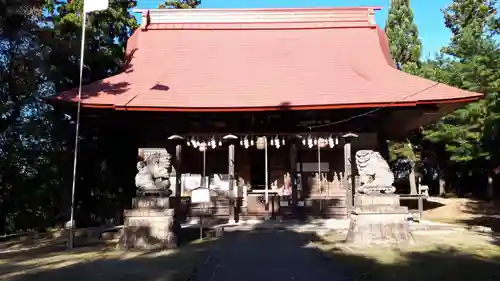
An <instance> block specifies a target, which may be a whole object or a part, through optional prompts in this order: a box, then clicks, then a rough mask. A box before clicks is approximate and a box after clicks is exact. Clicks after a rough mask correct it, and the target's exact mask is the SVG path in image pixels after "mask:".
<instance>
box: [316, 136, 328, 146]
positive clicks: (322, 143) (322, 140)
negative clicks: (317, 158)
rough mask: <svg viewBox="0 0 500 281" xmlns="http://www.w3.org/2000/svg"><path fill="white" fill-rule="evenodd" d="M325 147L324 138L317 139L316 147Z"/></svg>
mask: <svg viewBox="0 0 500 281" xmlns="http://www.w3.org/2000/svg"><path fill="white" fill-rule="evenodd" d="M325 146H326V140H325V139H324V138H319V139H318V147H325Z"/></svg>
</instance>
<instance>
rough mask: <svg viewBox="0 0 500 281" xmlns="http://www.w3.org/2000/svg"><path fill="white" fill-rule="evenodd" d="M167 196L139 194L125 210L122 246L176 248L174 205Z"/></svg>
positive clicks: (126, 247) (133, 247)
mask: <svg viewBox="0 0 500 281" xmlns="http://www.w3.org/2000/svg"><path fill="white" fill-rule="evenodd" d="M168 202H169V198H168V197H137V198H134V199H133V201H132V204H133V208H134V209H132V210H125V213H124V220H125V221H124V225H123V233H122V236H121V237H120V243H119V245H120V248H122V249H161V248H177V237H176V231H175V225H174V209H171V208H169V204H168Z"/></svg>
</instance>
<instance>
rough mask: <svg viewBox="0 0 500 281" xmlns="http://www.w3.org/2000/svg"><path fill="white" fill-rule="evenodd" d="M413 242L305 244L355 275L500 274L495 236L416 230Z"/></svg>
mask: <svg viewBox="0 0 500 281" xmlns="http://www.w3.org/2000/svg"><path fill="white" fill-rule="evenodd" d="M414 239H415V242H414V244H412V245H408V246H403V247H401V248H395V247H388V246H386V247H383V246H377V247H359V246H352V245H346V244H344V243H343V239H342V237H339V236H330V237H323V238H322V239H321V240H320V241H316V242H312V243H311V244H310V245H309V247H314V248H317V249H320V250H321V251H323V253H324V254H325V258H326V259H329V260H330V261H331V263H332V266H336V267H341V268H344V269H345V270H346V271H347V272H348V273H347V275H348V276H349V279H348V280H357V281H387V280H394V281H399V280H401V281H421V280H425V281H441V280H454V281H469V280H476V281H494V280H500V247H499V246H498V244H499V241H498V238H496V237H493V236H491V235H485V234H480V233H475V232H472V231H467V230H461V231H459V230H448V231H422V232H415V233H414Z"/></svg>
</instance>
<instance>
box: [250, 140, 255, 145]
mask: <svg viewBox="0 0 500 281" xmlns="http://www.w3.org/2000/svg"><path fill="white" fill-rule="evenodd" d="M254 144H255V143H254V142H253V138H250V145H251V146H254Z"/></svg>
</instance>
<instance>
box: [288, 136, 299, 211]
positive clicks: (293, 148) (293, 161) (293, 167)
mask: <svg viewBox="0 0 500 281" xmlns="http://www.w3.org/2000/svg"><path fill="white" fill-rule="evenodd" d="M288 143H289V147H290V149H289V158H288V159H289V160H290V177H291V179H292V208H293V209H292V211H293V216H294V218H298V206H297V202H298V190H297V145H296V143H295V140H294V139H293V140H292V139H289V140H288Z"/></svg>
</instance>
